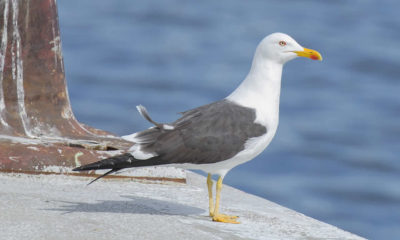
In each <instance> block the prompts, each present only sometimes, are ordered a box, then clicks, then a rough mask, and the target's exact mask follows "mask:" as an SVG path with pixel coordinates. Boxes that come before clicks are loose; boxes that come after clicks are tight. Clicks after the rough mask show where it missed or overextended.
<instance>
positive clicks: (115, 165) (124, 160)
mask: <svg viewBox="0 0 400 240" xmlns="http://www.w3.org/2000/svg"><path fill="white" fill-rule="evenodd" d="M160 164H163V163H162V162H161V161H159V159H158V158H157V157H155V158H150V159H148V160H138V159H135V158H134V157H133V156H132V155H131V154H130V153H124V154H121V155H117V156H114V157H110V158H106V159H103V160H100V161H98V162H94V163H90V164H87V165H83V166H80V167H77V168H74V169H72V171H88V170H99V169H111V170H110V171H108V172H106V173H105V174H103V175H101V176H99V177H97V178H96V179H94V180H93V181H91V182H90V183H89V184H91V183H93V182H95V181H97V180H99V179H100V178H102V177H105V176H107V175H108V174H111V173H113V172H117V171H119V170H121V169H123V168H130V167H145V166H154V165H160ZM89 184H88V185H89Z"/></svg>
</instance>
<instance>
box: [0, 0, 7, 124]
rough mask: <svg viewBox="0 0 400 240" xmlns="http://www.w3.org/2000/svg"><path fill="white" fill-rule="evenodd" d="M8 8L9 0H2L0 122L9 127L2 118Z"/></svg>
mask: <svg viewBox="0 0 400 240" xmlns="http://www.w3.org/2000/svg"><path fill="white" fill-rule="evenodd" d="M8 8H9V0H5V2H4V13H3V14H4V15H3V22H4V24H3V29H2V30H3V35H2V36H1V46H0V123H1V124H2V125H3V126H5V127H9V125H8V123H7V122H6V121H5V120H4V116H3V114H4V110H5V108H6V106H5V103H4V92H3V78H4V75H3V74H4V61H5V57H6V53H7V37H8V30H7V29H8Z"/></svg>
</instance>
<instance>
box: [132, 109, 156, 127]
mask: <svg viewBox="0 0 400 240" xmlns="http://www.w3.org/2000/svg"><path fill="white" fill-rule="evenodd" d="M136 109H137V110H138V112H139V113H140V115H142V117H144V118H145V119H146V120H147V121H149V122H151V123H152V124H154V125H155V126H156V127H159V128H161V129H162V124H160V123H158V122H156V121H154V120H153V119H151V117H150V115H149V112H147V109H146V108H145V107H144V106H143V105H138V106H136Z"/></svg>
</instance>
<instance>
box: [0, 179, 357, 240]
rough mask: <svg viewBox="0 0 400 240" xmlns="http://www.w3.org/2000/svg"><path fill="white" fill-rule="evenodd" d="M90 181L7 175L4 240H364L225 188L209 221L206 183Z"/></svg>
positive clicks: (2, 193) (0, 198)
mask: <svg viewBox="0 0 400 240" xmlns="http://www.w3.org/2000/svg"><path fill="white" fill-rule="evenodd" d="M88 180H89V179H88V178H87V177H73V176H64V175H26V174H10V173H0V202H1V204H0V213H1V214H0V223H1V224H0V232H1V236H2V238H4V239H24V238H26V239H41V240H42V239H68V240H69V239H85V240H86V239H96V240H100V239H107V240H108V239H163V240H167V239H174V240H176V239H207V240H208V239H269V240H272V239H363V238H361V237H358V236H356V235H353V234H351V233H349V232H346V231H343V230H341V229H338V228H336V227H334V226H331V225H328V224H325V223H323V222H319V221H317V220H315V219H312V218H309V217H307V216H305V215H303V214H300V213H297V212H295V211H292V210H290V209H287V208H284V207H282V206H279V205H277V204H275V203H272V202H269V201H267V200H265V199H262V198H259V197H256V196H253V195H250V194H247V193H244V192H242V191H239V190H237V189H234V188H231V187H228V186H224V188H223V190H222V200H221V201H222V209H221V212H224V213H227V214H235V215H238V216H240V221H241V222H242V223H241V224H239V225H233V224H223V223H215V222H212V221H210V218H209V217H207V212H208V201H207V190H206V185H205V178H204V177H202V176H199V175H197V174H194V173H191V172H188V173H187V184H182V183H163V184H145V183H140V182H134V181H130V180H126V179H125V180H124V179H119V180H115V179H109V180H103V181H99V182H97V183H95V184H93V185H90V186H86V183H87V182H88Z"/></svg>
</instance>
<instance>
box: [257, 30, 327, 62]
mask: <svg viewBox="0 0 400 240" xmlns="http://www.w3.org/2000/svg"><path fill="white" fill-rule="evenodd" d="M257 52H258V54H260V55H261V57H262V58H264V59H266V60H270V61H274V62H277V63H281V64H284V63H286V62H288V61H290V60H292V59H294V58H296V57H307V58H310V59H313V60H320V61H322V56H321V54H320V53H319V52H317V51H315V50H312V49H308V48H304V47H302V46H301V45H300V44H298V43H297V42H296V40H294V39H293V38H292V37H290V36H289V35H287V34H284V33H273V34H270V35H268V36H266V37H265V38H264V39H263V40H262V41H261V43H260V44H259V45H258V48H257Z"/></svg>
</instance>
